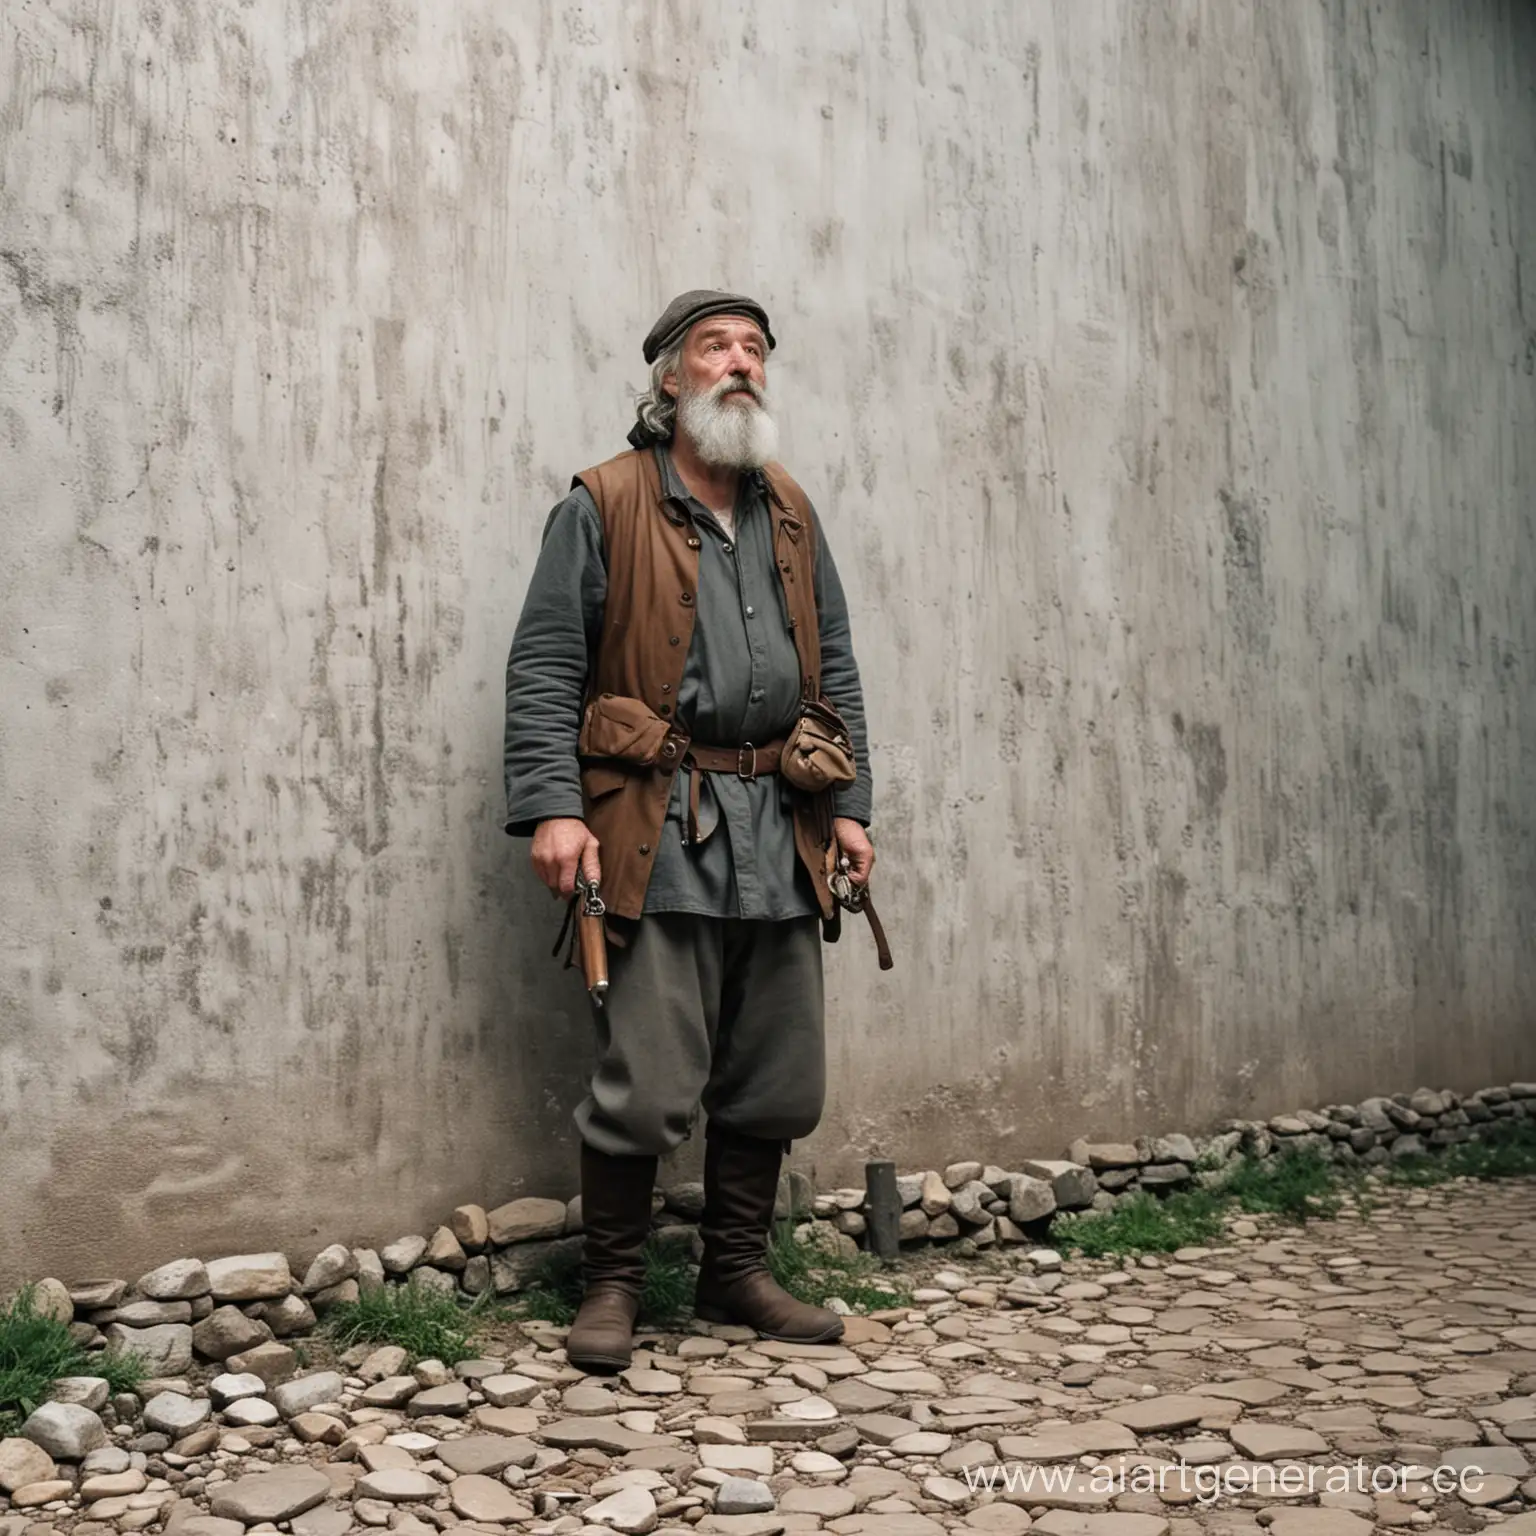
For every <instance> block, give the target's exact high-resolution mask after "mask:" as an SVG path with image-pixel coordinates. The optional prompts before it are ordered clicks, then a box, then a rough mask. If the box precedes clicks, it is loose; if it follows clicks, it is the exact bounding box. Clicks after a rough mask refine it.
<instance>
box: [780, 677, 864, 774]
mask: <svg viewBox="0 0 1536 1536" xmlns="http://www.w3.org/2000/svg"><path fill="white" fill-rule="evenodd" d="M779 772H780V773H781V774H782V775H783V776H784V778H786V779H787V780H788V781H789V782H790V783H791V784H793V785H794V786H795V788H796V789H801V790H804V791H805V792H806V793H807V794H811V795H816V794H820V793H821V792H822V791H823V790H825V789H835V788H837V786H838V785H840V784H852V783H853V781H854V780H855V779H856V778H857V777H858V770H857V768H856V767H855V765H854V761H853V738H852V736H850V735H849V734H848V727H847V726H846V725H844V724H843V718H842V716H841V715H839V714H838V712H837V711H836V710H835V709H833V708H832V706H831V705H830V704H828V703H827V701H826V700H825V699H818V700H816V701H815V702H811V701H809V700H808V701H807V702H805V703H804V704H802V705H801V706H800V718H799V719H798V720H796V721H795V723H794V725H793V726H791V727H790V731H789V735H788V736H787V737H786V738H785V740H784V752H783V755H782V756H781V757H780V759H779Z"/></svg>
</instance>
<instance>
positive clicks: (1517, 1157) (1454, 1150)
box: [1378, 1120, 1536, 1185]
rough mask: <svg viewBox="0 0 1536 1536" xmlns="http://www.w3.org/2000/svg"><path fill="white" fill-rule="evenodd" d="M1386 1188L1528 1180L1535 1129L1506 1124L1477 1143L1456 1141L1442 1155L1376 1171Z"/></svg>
mask: <svg viewBox="0 0 1536 1536" xmlns="http://www.w3.org/2000/svg"><path fill="white" fill-rule="evenodd" d="M1378 1171H1379V1173H1380V1175H1381V1178H1382V1180H1383V1181H1384V1182H1385V1183H1388V1184H1409V1185H1428V1184H1443V1183H1445V1181H1446V1180H1447V1179H1511V1178H1529V1177H1530V1176H1531V1175H1532V1174H1536V1125H1533V1124H1532V1123H1531V1122H1530V1121H1529V1120H1506V1121H1503V1122H1501V1123H1500V1124H1499V1125H1497V1126H1494V1127H1490V1128H1489V1130H1487V1131H1485V1132H1484V1134H1483V1135H1482V1136H1481V1137H1480V1138H1479V1139H1478V1140H1476V1141H1459V1142H1456V1143H1455V1144H1454V1145H1453V1146H1449V1147H1446V1148H1445V1149H1444V1150H1443V1151H1441V1152H1438V1153H1435V1152H1429V1153H1425V1154H1424V1155H1423V1156H1421V1157H1409V1158H1404V1159H1403V1160H1402V1161H1401V1162H1397V1163H1389V1164H1386V1165H1384V1166H1383V1167H1382V1168H1381V1169H1379V1170H1378Z"/></svg>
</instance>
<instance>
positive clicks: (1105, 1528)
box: [1033, 1509, 1168, 1536]
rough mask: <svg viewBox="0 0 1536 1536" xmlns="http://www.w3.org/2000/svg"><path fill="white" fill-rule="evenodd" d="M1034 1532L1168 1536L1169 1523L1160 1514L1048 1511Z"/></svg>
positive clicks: (1073, 1535)
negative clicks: (1098, 1513) (1102, 1513)
mask: <svg viewBox="0 0 1536 1536" xmlns="http://www.w3.org/2000/svg"><path fill="white" fill-rule="evenodd" d="M1033 1529H1035V1530H1037V1531H1042V1532H1044V1533H1045V1536H1167V1532H1168V1521H1167V1520H1166V1519H1165V1518H1164V1517H1163V1516H1162V1515H1146V1514H1122V1513H1121V1512H1119V1511H1118V1510H1117V1511H1115V1512H1114V1513H1112V1514H1104V1515H1096V1514H1092V1513H1090V1512H1088V1511H1085V1510H1076V1509H1051V1510H1047V1511H1046V1512H1045V1514H1043V1515H1041V1516H1040V1518H1039V1519H1038V1520H1036V1521H1035V1523H1034V1527H1033Z"/></svg>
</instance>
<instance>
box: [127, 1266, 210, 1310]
mask: <svg viewBox="0 0 1536 1536" xmlns="http://www.w3.org/2000/svg"><path fill="white" fill-rule="evenodd" d="M134 1289H135V1290H136V1291H138V1293H139V1295H141V1296H147V1297H149V1298H150V1300H151V1301H190V1300H191V1299H192V1298H193V1297H194V1296H206V1295H208V1294H209V1292H210V1291H211V1290H212V1289H213V1285H212V1282H211V1281H210V1280H209V1278H208V1266H207V1265H206V1264H204V1263H203V1261H202V1260H201V1259H172V1260H171V1262H170V1263H169V1264H162V1265H161V1266H160V1267H159V1268H158V1269H152V1270H150V1272H149V1273H148V1274H147V1275H140V1276H139V1281H138V1284H137V1285H136V1286H135V1287H134Z"/></svg>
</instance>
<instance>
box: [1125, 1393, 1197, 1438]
mask: <svg viewBox="0 0 1536 1536" xmlns="http://www.w3.org/2000/svg"><path fill="white" fill-rule="evenodd" d="M1220 1407H1221V1405H1220V1404H1219V1403H1215V1402H1213V1401H1212V1400H1211V1399H1210V1398H1209V1397H1196V1396H1195V1395H1194V1394H1193V1393H1188V1394H1181V1393H1170V1394H1169V1395H1167V1396H1164V1397H1147V1398H1140V1399H1138V1400H1135V1401H1132V1402H1128V1403H1116V1404H1114V1405H1113V1406H1112V1407H1109V1408H1106V1409H1105V1410H1104V1417H1105V1418H1106V1419H1110V1420H1112V1421H1113V1422H1114V1423H1116V1424H1123V1425H1125V1426H1126V1428H1127V1429H1133V1430H1135V1431H1136V1433H1137V1434H1139V1435H1144V1434H1150V1433H1155V1432H1157V1431H1159V1430H1167V1429H1183V1428H1184V1427H1185V1426H1186V1425H1189V1424H1198V1423H1199V1422H1200V1420H1201V1419H1204V1418H1207V1417H1209V1416H1211V1415H1212V1414H1213V1413H1216V1412H1219V1411H1220Z"/></svg>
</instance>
